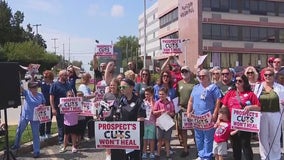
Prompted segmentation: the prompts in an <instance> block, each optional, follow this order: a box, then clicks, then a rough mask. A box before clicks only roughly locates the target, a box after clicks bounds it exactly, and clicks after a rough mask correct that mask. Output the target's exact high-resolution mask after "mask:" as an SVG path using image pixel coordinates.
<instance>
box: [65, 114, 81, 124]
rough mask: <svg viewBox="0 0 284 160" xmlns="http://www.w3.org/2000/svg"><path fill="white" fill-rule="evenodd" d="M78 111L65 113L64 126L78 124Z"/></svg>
mask: <svg viewBox="0 0 284 160" xmlns="http://www.w3.org/2000/svg"><path fill="white" fill-rule="evenodd" d="M78 117H79V116H78V113H65V114H64V124H65V125H66V126H75V125H77V124H78Z"/></svg>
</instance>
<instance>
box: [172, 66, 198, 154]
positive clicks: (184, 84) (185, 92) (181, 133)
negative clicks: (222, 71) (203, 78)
mask: <svg viewBox="0 0 284 160" xmlns="http://www.w3.org/2000/svg"><path fill="white" fill-rule="evenodd" d="M190 74H191V72H190V69H189V67H188V66H183V67H182V68H181V76H182V78H183V79H182V80H180V81H179V82H178V84H177V97H178V104H179V106H180V111H179V113H178V114H177V117H176V119H177V120H176V124H177V130H178V137H179V140H180V144H181V145H182V146H183V151H182V153H181V155H180V156H181V157H186V156H188V154H189V152H188V149H187V130H184V129H182V114H183V113H185V112H186V111H187V103H188V100H189V97H190V94H191V92H192V89H193V87H194V84H192V83H190V82H191V79H190Z"/></svg>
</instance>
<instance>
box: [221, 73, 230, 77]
mask: <svg viewBox="0 0 284 160" xmlns="http://www.w3.org/2000/svg"><path fill="white" fill-rule="evenodd" d="M221 74H222V76H224V75H229V74H230V73H221Z"/></svg>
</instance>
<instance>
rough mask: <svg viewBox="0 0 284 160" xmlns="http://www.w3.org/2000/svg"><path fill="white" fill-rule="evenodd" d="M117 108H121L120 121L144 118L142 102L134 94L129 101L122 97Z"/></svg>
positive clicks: (144, 112)
mask: <svg viewBox="0 0 284 160" xmlns="http://www.w3.org/2000/svg"><path fill="white" fill-rule="evenodd" d="M119 106H121V112H120V114H121V116H120V120H121V121H137V118H138V117H144V118H145V117H146V110H145V108H144V107H143V106H144V105H143V104H142V100H141V99H140V98H139V97H138V96H136V95H135V94H133V97H132V99H131V100H129V101H128V100H127V99H126V97H125V96H122V97H121V98H120V102H119Z"/></svg>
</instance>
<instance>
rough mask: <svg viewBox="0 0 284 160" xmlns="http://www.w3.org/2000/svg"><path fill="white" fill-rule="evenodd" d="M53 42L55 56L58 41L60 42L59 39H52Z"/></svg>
mask: <svg viewBox="0 0 284 160" xmlns="http://www.w3.org/2000/svg"><path fill="white" fill-rule="evenodd" d="M51 40H53V48H54V54H55V55H56V48H58V47H56V40H58V38H51Z"/></svg>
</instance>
